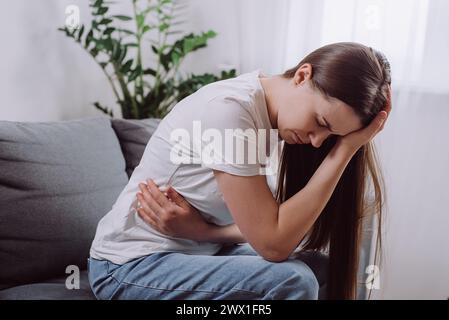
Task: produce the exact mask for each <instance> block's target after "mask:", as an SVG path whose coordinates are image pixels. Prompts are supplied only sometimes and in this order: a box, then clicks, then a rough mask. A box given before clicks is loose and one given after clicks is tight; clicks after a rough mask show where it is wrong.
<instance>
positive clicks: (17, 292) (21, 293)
mask: <svg viewBox="0 0 449 320" xmlns="http://www.w3.org/2000/svg"><path fill="white" fill-rule="evenodd" d="M65 283H66V277H59V278H55V279H50V280H45V281H42V282H40V283H30V284H25V285H20V286H16V287H14V288H9V289H5V290H0V300H96V298H95V296H94V294H93V292H92V290H91V289H90V285H89V280H88V276H87V270H84V271H81V272H80V286H79V289H72V290H69V289H67V287H66V284H65Z"/></svg>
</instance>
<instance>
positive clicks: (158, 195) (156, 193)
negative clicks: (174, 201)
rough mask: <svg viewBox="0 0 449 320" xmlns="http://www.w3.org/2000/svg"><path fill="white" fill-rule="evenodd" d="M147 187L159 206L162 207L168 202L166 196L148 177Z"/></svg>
mask: <svg viewBox="0 0 449 320" xmlns="http://www.w3.org/2000/svg"><path fill="white" fill-rule="evenodd" d="M147 183H148V189H149V190H150V192H151V196H152V197H153V199H154V200H156V202H157V203H158V204H159V206H161V207H164V206H166V205H167V202H169V200H168V198H167V197H166V196H165V195H164V194H163V193H162V192H161V190H159V188H158V186H157V185H156V184H155V183H154V181H153V180H151V179H148V180H147Z"/></svg>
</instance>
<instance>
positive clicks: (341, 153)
mask: <svg viewBox="0 0 449 320" xmlns="http://www.w3.org/2000/svg"><path fill="white" fill-rule="evenodd" d="M386 115H387V113H386V112H382V113H379V115H378V116H377V117H376V118H375V119H374V120H373V121H372V123H371V124H370V125H368V126H367V127H366V128H364V129H361V130H359V131H356V132H353V133H351V134H349V135H346V136H344V137H340V138H339V140H338V141H337V143H336V145H335V146H334V148H333V149H332V150H331V151H330V152H329V154H328V155H327V156H326V158H325V159H324V161H323V162H322V163H321V165H320V166H319V167H318V169H317V170H316V172H315V174H314V175H313V176H312V178H311V179H310V180H309V182H308V183H307V185H306V186H305V187H304V188H303V189H302V190H300V191H298V192H297V193H296V194H295V195H294V196H293V197H291V198H290V199H288V200H287V201H285V202H284V203H282V204H281V205H278V204H277V202H276V201H275V199H274V198H273V196H272V194H271V192H270V191H269V189H268V186H267V183H266V179H265V176H251V177H241V176H234V175H231V174H228V173H225V172H221V171H217V170H214V175H215V177H216V179H217V183H218V185H219V188H220V190H221V191H222V193H223V196H224V199H225V201H226V204H227V206H228V207H229V210H230V211H231V214H232V216H233V218H234V221H235V222H236V224H237V225H238V227H239V228H240V230H241V231H242V233H243V235H244V236H245V238H246V239H248V242H249V243H250V244H251V246H252V247H253V248H254V249H255V250H256V251H257V252H258V253H259V254H260V255H261V256H263V257H264V258H265V259H267V260H270V261H282V260H285V259H287V257H288V256H289V255H290V254H291V252H292V251H293V250H294V249H295V248H296V246H297V245H298V244H299V243H300V241H301V240H302V239H303V238H304V236H305V235H306V234H307V232H308V231H309V229H310V228H311V227H312V225H313V224H314V222H315V221H316V219H317V218H318V217H319V215H320V214H321V212H322V210H323V209H324V207H325V206H326V204H327V202H328V201H329V199H330V197H331V195H332V193H333V191H334V189H335V187H336V185H337V183H338V181H339V179H340V177H341V175H342V173H343V172H344V169H345V168H346V166H347V164H348V163H349V161H350V160H351V158H352V156H353V155H354V154H355V152H356V151H357V150H358V149H359V148H360V147H361V146H362V145H364V144H366V143H367V142H369V141H370V140H371V139H372V138H373V137H374V136H375V135H376V133H377V132H379V131H380V129H381V127H383V119H382V117H383V116H384V117H386ZM248 199H251V200H250V201H249V200H248Z"/></svg>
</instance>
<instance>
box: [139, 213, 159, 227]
mask: <svg viewBox="0 0 449 320" xmlns="http://www.w3.org/2000/svg"><path fill="white" fill-rule="evenodd" d="M137 213H138V214H139V216H140V217H141V218H142V220H143V221H145V222H146V223H148V224H149V225H150V226H152V227H153V228H154V229H156V230H159V224H158V222H157V220H156V218H155V215H154V214H148V212H147V211H145V210H144V209H143V208H138V209H137Z"/></svg>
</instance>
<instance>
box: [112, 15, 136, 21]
mask: <svg viewBox="0 0 449 320" xmlns="http://www.w3.org/2000/svg"><path fill="white" fill-rule="evenodd" d="M112 17H114V18H116V19H119V20H121V21H130V20H132V18H131V17H130V16H125V15H115V16H112Z"/></svg>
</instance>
